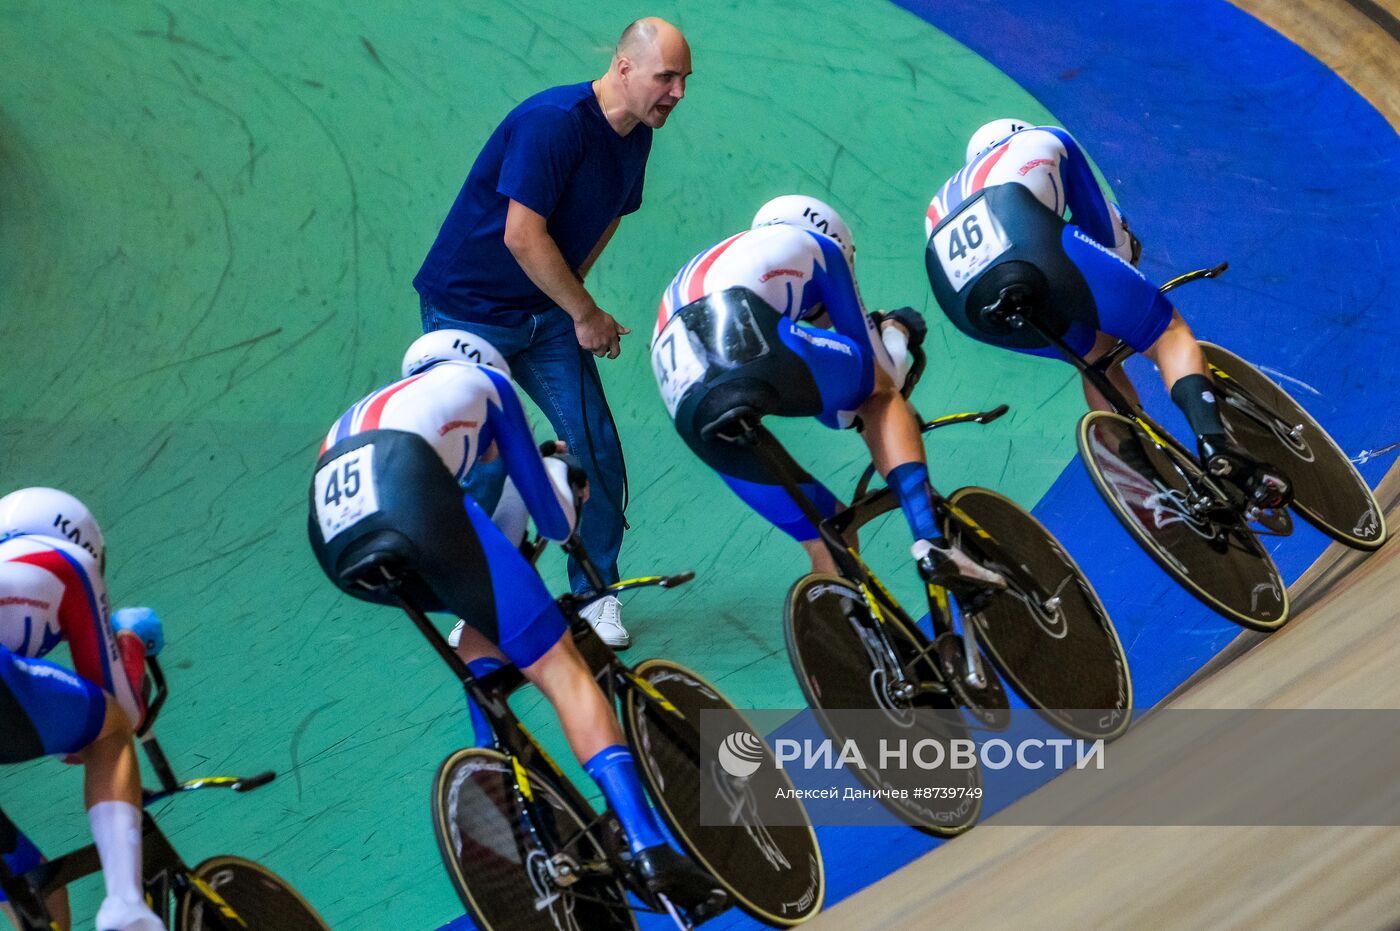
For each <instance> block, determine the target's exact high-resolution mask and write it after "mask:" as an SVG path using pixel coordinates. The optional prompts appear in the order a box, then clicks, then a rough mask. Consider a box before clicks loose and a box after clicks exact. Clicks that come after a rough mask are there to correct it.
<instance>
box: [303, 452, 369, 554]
mask: <svg viewBox="0 0 1400 931" xmlns="http://www.w3.org/2000/svg"><path fill="white" fill-rule="evenodd" d="M315 494H316V521H317V523H319V524H320V525H321V539H322V540H325V541H326V542H330V540H331V538H332V537H334V536H336V535H337V534H339V533H340V532H341V531H343V530H345V529H346V528H348V527H350V526H352V525H354V524H356V523H358V522H359V521H361V520H363V519H364V518H366V517H368V516H369V515H371V514H377V513H378V512H379V493H378V490H377V489H376V488H375V485H374V444H373V443H371V444H369V445H368V446H361V447H360V448H359V449H352V450H350V452H348V453H345V454H344V455H342V456H336V457H335V458H334V459H332V460H331V461H330V462H327V463H326V464H325V465H323V466H321V468H319V469H317V470H316V482H315Z"/></svg>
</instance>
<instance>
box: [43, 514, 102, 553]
mask: <svg viewBox="0 0 1400 931" xmlns="http://www.w3.org/2000/svg"><path fill="white" fill-rule="evenodd" d="M53 526H54V530H56V531H57V533H55V534H54V536H57V537H62V538H63V539H65V540H68V541H69V542H71V543H76V544H77V545H78V546H81V547H82V548H83V549H85V550H87V551H88V552H89V553H91V554H92V558H93V559H96V558H97V547H96V546H94V545H93V543H92V542H91V541H89V540H84V539H83V534H82V531H81V530H79V529H78V528H77V527H75V526H72V520H71V519H70V518H67V517H64V516H63V515H62V514H58V515H56V516H55V517H54V519H53Z"/></svg>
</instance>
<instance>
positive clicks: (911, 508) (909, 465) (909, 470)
mask: <svg viewBox="0 0 1400 931" xmlns="http://www.w3.org/2000/svg"><path fill="white" fill-rule="evenodd" d="M885 484H887V485H889V486H890V487H891V488H893V489H894V493H895V496H896V497H898V498H899V506H900V508H902V509H903V510H904V519H905V520H907V521H908V522H909V529H910V530H912V531H913V532H914V537H915V539H918V540H936V539H938V538H939V537H940V536H941V534H940V533H939V532H938V520H937V518H935V517H934V515H933V489H932V488H930V487H929V484H928V466H926V465H924V464H923V463H922V462H906V463H904V464H903V465H901V466H895V467H894V468H893V469H891V470H890V474H889V475H887V476H885Z"/></svg>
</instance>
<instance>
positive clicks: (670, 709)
mask: <svg viewBox="0 0 1400 931" xmlns="http://www.w3.org/2000/svg"><path fill="white" fill-rule="evenodd" d="M542 548H543V547H542V546H540V545H539V544H538V541H536V542H535V543H534V544H530V545H528V546H527V548H526V550H525V554H526V556H527V558H530V557H531V556H538V554H539V552H540V550H541V549H542ZM564 549H565V550H566V551H567V552H568V553H569V554H570V555H572V556H574V557H575V559H577V560H578V562H579V564H580V565H581V566H582V567H583V569H584V571H585V573H586V574H587V575H588V577H589V580H590V582H591V583H592V584H593V586H594V591H595V592H596V593H597V594H596V595H594V596H590V597H589V598H579V597H578V596H575V595H564V596H561V597H560V598H558V599H557V602H558V604H559V606H560V608H561V610H562V611H563V612H564V616H565V617H566V618H567V619H568V620H569V627H570V635H571V636H572V637H573V639H574V643H575V644H576V645H577V647H578V648H579V652H580V653H581V654H582V656H583V658H584V661H585V662H586V663H587V664H588V666H589V668H590V669H591V670H592V671H593V673H594V677H595V679H597V680H599V685H600V687H601V688H602V689H603V694H604V697H605V698H606V699H607V701H608V703H609V705H610V706H613V707H615V706H616V702H617V699H618V698H624V697H625V696H626V693H627V692H628V691H635V692H636V693H638V694H640V695H641V696H642V698H643V700H644V701H646V702H648V703H650V704H652V705H654V706H655V707H657V708H659V709H661V710H663V711H665V712H667V713H669V714H672V715H675V716H676V717H677V721H678V722H680V721H684V718H683V717H682V716H681V715H680V712H679V711H678V710H677V709H676V707H675V706H674V705H672V704H671V703H670V702H669V701H667V700H666V699H665V698H664V697H663V696H662V695H661V694H660V693H659V692H658V691H657V690H656V689H655V688H654V687H653V686H652V685H651V684H650V683H649V682H646V681H645V680H643V679H641V678H640V677H638V676H636V675H634V674H633V673H632V671H631V670H630V669H628V668H627V666H626V665H625V664H624V663H623V662H622V661H621V660H620V659H618V657H617V654H615V653H614V652H613V651H612V649H611V648H610V647H608V645H607V644H605V643H603V641H602V639H601V638H599V637H598V635H597V634H596V633H595V632H594V630H593V628H592V627H591V626H590V625H589V624H588V623H587V622H586V621H584V620H583V619H582V618H581V617H579V615H578V611H577V607H578V606H579V605H581V604H583V603H586V602H587V601H590V600H593V598H597V597H601V596H602V595H605V594H613V593H617V592H621V591H626V590H629V589H632V588H641V587H646V586H652V585H655V586H660V587H662V588H670V587H672V586H675V585H680V584H683V583H684V582H687V581H689V580H690V579H691V578H692V577H693V576H694V574H693V573H682V574H680V575H674V576H647V577H643V578H637V579H628V580H624V581H621V582H618V583H615V584H613V585H605V584H604V583H603V582H602V580H601V578H600V577H599V576H598V573H597V570H596V568H595V567H594V566H593V563H592V562H591V561H590V560H589V559H588V555H587V553H586V552H585V551H584V549H583V547H582V545H581V544H579V543H578V542H577V540H571V541H569V542H567V543H565V544H564ZM531 562H533V559H531ZM396 598H397V600H398V604H399V607H400V608H402V609H403V611H404V612H405V613H406V614H407V615H408V616H409V618H410V619H411V620H412V621H413V624H414V626H415V627H417V628H418V631H419V632H420V633H421V634H422V635H423V636H424V637H425V638H426V639H427V641H428V643H429V644H431V645H432V647H433V649H434V651H435V652H436V653H437V654H438V656H439V657H440V658H441V659H442V660H443V662H445V663H446V664H447V666H448V668H449V669H451V670H452V674H453V675H454V676H456V677H457V680H458V681H459V682H460V683H461V685H462V688H463V689H464V690H465V692H466V694H467V697H468V698H469V699H470V700H471V701H473V702H475V703H476V704H477V707H479V708H480V709H481V710H482V712H483V713H484V714H485V716H486V718H487V720H488V721H489V722H490V725H491V735H492V740H493V741H494V745H495V749H497V750H499V751H500V752H502V753H504V754H505V755H506V756H508V757H509V758H510V760H511V768H512V771H513V774H514V782H515V788H516V791H517V792H518V793H519V800H520V802H521V810H522V811H523V812H524V813H525V817H526V819H527V821H528V825H529V828H530V831H531V832H532V833H533V834H534V835H535V836H536V837H538V838H541V840H542V847H543V849H544V850H545V851H547V852H548V853H549V854H550V857H551V859H554V858H557V857H558V856H559V855H560V854H564V855H567V856H570V857H571V862H570V863H569V864H568V867H569V869H570V870H571V871H573V872H574V874H575V875H585V876H598V877H603V878H607V877H612V876H615V875H620V876H623V877H626V875H627V872H626V869H625V866H624V864H623V858H622V852H623V851H622V849H621V848H620V847H618V846H617V845H616V841H617V840H618V839H619V838H620V837H621V836H622V829H621V825H620V823H618V822H617V820H616V815H614V814H613V813H612V812H611V811H605V812H604V813H603V814H601V815H600V814H598V813H597V812H596V811H595V810H594V808H593V806H592V805H591V804H589V802H588V800H587V799H586V798H585V797H584V796H583V794H582V793H581V792H580V791H579V790H578V789H577V788H576V787H575V786H574V784H573V782H571V781H570V780H569V779H568V778H567V777H566V776H565V775H564V771H563V770H562V769H561V768H560V767H559V764H558V763H556V762H555V761H554V758H553V757H552V756H550V754H549V752H548V751H546V750H545V749H544V747H542V746H540V744H539V742H538V741H536V740H535V738H534V735H533V734H531V733H530V731H529V729H528V728H526V727H525V725H524V724H522V723H521V722H520V719H519V718H517V717H516V716H515V713H514V712H513V711H512V710H511V708H510V705H509V703H508V701H507V699H508V698H509V697H510V695H511V694H512V693H513V692H515V690H516V689H518V688H519V687H520V686H522V685H523V684H525V681H526V679H525V676H524V674H523V673H521V672H520V670H519V669H517V668H516V667H515V666H513V665H506V666H502V667H501V668H499V669H496V670H493V671H492V672H490V673H488V674H486V675H483V676H479V677H478V676H476V675H474V674H473V673H472V672H471V670H470V669H468V668H467V664H466V663H465V662H463V661H462V658H461V657H460V656H458V655H457V651H456V650H454V649H452V647H450V646H449V645H448V643H447V639H446V638H445V637H444V636H443V635H442V634H441V633H440V632H439V631H438V629H437V627H436V626H435V625H434V624H433V623H432V621H430V620H429V619H428V617H427V615H426V614H425V613H424V612H423V611H422V610H420V609H419V608H418V607H417V605H415V604H413V603H412V602H411V601H409V600H408V599H406V598H404V597H403V595H402V594H401V593H396ZM686 724H687V725H688V726H692V727H694V725H693V724H690V722H686ZM527 768H533V769H534V770H536V771H540V772H544V773H547V774H549V775H550V777H551V778H550V784H551V788H552V789H553V790H554V791H555V792H557V793H558V794H559V795H560V796H562V797H563V798H564V799H565V801H566V802H567V803H568V804H569V805H570V806H571V807H572V808H573V809H574V810H575V812H577V813H578V814H580V815H584V816H591V817H588V820H587V821H586V822H585V824H584V829H583V831H582V832H580V833H579V834H577V835H575V836H574V837H570V838H561V837H555V836H553V832H552V831H551V829H550V827H549V825H550V819H548V818H546V817H544V815H543V813H542V811H541V809H540V807H539V803H538V802H537V800H536V796H535V792H534V789H533V787H532V785H531V783H530V777H529V776H528V775H527V772H526V770H527ZM600 826H603V827H604V828H605V829H604V830H602V831H597V832H595V831H594V829H595V828H596V827H600ZM585 836H592V837H593V839H594V840H595V841H597V842H598V843H599V846H600V847H602V849H603V851H604V855H605V857H606V860H605V861H603V862H588V861H586V860H584V859H583V858H581V857H578V856H576V853H577V851H576V850H575V851H573V852H572V853H571V852H570V848H571V847H573V846H574V845H576V844H577V843H578V842H579V841H580V840H581V839H582V838H583V837H585ZM556 862H557V861H556ZM634 885H635V884H634V883H630V882H629V883H628V886H629V888H631V887H633V886H634ZM633 891H634V892H636V891H638V890H636V889H633ZM644 901H645V899H644ZM647 905H648V906H650V908H649V909H648V910H651V911H657V912H662V911H663V910H662V909H661V908H658V907H656V905H657V903H654V902H650V901H647ZM665 911H667V912H669V911H670V909H666V910H665ZM672 914H673V917H674V913H672Z"/></svg>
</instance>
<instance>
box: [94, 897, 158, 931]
mask: <svg viewBox="0 0 1400 931" xmlns="http://www.w3.org/2000/svg"><path fill="white" fill-rule="evenodd" d="M97 931H165V924H164V922H162V921H161V920H160V919H159V918H157V917H156V913H155V912H153V911H151V910H150V909H149V908H147V907H146V903H145V902H131V901H128V900H126V899H116V898H112V897H111V896H108V897H107V898H105V899H103V900H102V907H101V908H99V909H98V910H97Z"/></svg>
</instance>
